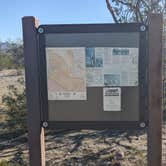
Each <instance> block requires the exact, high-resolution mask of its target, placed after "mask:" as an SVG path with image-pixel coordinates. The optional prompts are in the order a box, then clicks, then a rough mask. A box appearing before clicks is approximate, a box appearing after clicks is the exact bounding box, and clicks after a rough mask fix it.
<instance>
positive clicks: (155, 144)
mask: <svg viewBox="0 0 166 166" xmlns="http://www.w3.org/2000/svg"><path fill="white" fill-rule="evenodd" d="M161 165H162V16H161V15H160V14H150V16H149V127H148V166H161Z"/></svg>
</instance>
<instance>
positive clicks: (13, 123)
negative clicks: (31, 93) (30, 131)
mask: <svg viewBox="0 0 166 166" xmlns="http://www.w3.org/2000/svg"><path fill="white" fill-rule="evenodd" d="M23 85H24V80H23V79H19V80H18V85H17V86H14V85H10V86H9V87H8V90H9V92H8V94H7V95H4V96H3V97H2V102H3V104H4V105H5V106H6V114H7V126H8V129H9V130H10V132H15V131H16V132H17V131H20V132H26V131H27V127H26V119H27V118H26V115H27V113H26V99H25V88H24V89H23V90H20V89H19V86H22V87H24V86H23Z"/></svg>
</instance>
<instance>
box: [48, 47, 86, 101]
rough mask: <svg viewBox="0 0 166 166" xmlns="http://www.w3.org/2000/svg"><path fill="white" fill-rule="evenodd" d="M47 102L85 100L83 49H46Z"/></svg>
mask: <svg viewBox="0 0 166 166" xmlns="http://www.w3.org/2000/svg"><path fill="white" fill-rule="evenodd" d="M46 60H47V84H48V100H86V74H85V48H82V47H77V48H74V47H72V48H46Z"/></svg>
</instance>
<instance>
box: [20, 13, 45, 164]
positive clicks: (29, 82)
mask: <svg viewBox="0 0 166 166" xmlns="http://www.w3.org/2000/svg"><path fill="white" fill-rule="evenodd" d="M22 25H23V41H24V58H25V79H26V96H27V109H28V141H29V155H30V165H31V166H45V149H44V148H45V147H44V129H43V128H42V127H41V120H40V116H41V115H40V97H39V71H38V65H37V64H38V61H39V59H38V42H37V27H38V21H37V20H36V19H35V18H34V17H31V16H29V17H23V18H22Z"/></svg>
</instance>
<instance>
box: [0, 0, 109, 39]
mask: <svg viewBox="0 0 166 166" xmlns="http://www.w3.org/2000/svg"><path fill="white" fill-rule="evenodd" d="M23 16H35V17H37V18H38V19H39V20H40V24H77V23H110V22H112V17H111V15H110V13H109V11H108V9H107V6H106V3H105V0H1V1H0V41H3V42H4V41H7V40H11V41H15V40H17V39H22V23H21V18H22V17H23Z"/></svg>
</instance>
